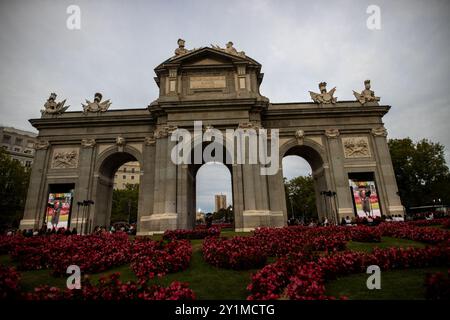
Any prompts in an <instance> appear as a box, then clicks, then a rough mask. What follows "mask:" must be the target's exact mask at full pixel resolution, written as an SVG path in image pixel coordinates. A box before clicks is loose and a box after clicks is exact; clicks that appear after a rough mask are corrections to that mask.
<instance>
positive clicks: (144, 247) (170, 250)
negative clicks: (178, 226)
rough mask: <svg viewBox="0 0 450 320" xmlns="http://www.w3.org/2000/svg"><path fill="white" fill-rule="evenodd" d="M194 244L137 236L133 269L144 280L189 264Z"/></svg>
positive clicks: (133, 254)
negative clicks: (166, 241) (165, 241)
mask: <svg viewBox="0 0 450 320" xmlns="http://www.w3.org/2000/svg"><path fill="white" fill-rule="evenodd" d="M191 256H192V246H191V244H190V242H189V241H187V240H173V241H170V242H168V243H167V244H166V243H164V242H163V241H153V240H150V239H149V238H137V239H136V240H135V241H134V243H133V248H132V257H131V269H132V270H133V271H134V273H135V274H136V276H137V277H138V278H139V279H140V280H141V282H142V281H145V280H147V279H149V278H153V277H155V276H163V275H164V274H166V273H170V272H177V271H181V270H184V269H186V268H187V267H188V266H189V263H190V261H191Z"/></svg>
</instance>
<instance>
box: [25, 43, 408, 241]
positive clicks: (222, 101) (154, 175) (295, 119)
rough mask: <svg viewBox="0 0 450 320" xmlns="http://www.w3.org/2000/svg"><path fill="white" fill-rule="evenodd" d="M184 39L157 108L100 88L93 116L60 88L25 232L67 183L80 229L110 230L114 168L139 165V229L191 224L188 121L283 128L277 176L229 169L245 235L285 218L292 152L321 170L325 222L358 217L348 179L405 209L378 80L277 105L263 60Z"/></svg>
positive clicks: (47, 121) (43, 130)
mask: <svg viewBox="0 0 450 320" xmlns="http://www.w3.org/2000/svg"><path fill="white" fill-rule="evenodd" d="M178 44H179V47H178V48H177V49H176V50H175V55H174V56H172V57H171V58H169V59H167V60H166V61H164V62H163V63H161V64H160V65H158V66H157V67H156V68H155V73H156V77H155V81H156V84H157V85H158V87H159V97H158V99H156V100H155V101H153V102H152V103H151V104H150V105H149V106H148V107H147V108H142V109H124V110H108V109H109V106H110V105H111V101H110V100H108V99H103V96H102V94H100V93H96V94H95V96H94V100H93V101H89V100H86V103H85V104H83V111H67V106H65V100H64V101H62V102H57V101H56V94H51V96H50V97H49V99H48V100H47V102H46V103H45V105H44V109H43V110H42V116H41V117H40V118H39V119H32V120H30V122H31V124H32V125H33V126H34V127H35V128H36V129H38V130H39V137H38V142H37V143H36V146H35V149H36V153H35V160H34V164H33V169H32V173H31V181H30V186H29V190H28V198H27V202H26V208H25V213H24V218H23V220H22V221H21V228H39V227H40V226H41V225H42V224H43V223H44V219H45V215H46V212H47V207H48V198H49V193H50V192H65V191H64V190H66V189H70V192H72V194H73V198H72V210H71V214H70V218H69V221H70V227H77V228H78V229H79V230H80V228H82V229H83V231H84V232H89V231H90V230H91V229H92V228H93V226H96V225H108V224H109V218H110V212H111V199H112V189H113V179H114V172H115V171H116V170H117V168H119V167H120V166H121V165H122V164H124V163H126V162H128V161H138V162H139V164H140V167H141V171H140V188H139V204H138V233H139V234H151V233H157V232H162V231H164V230H166V229H175V228H192V227H193V222H194V219H195V218H194V217H195V200H193V199H195V186H194V183H193V179H195V173H196V170H198V167H199V165H192V164H176V163H174V162H173V161H172V160H171V150H172V149H173V147H174V146H175V144H176V141H172V140H171V139H170V137H171V133H172V132H174V131H175V130H176V129H179V128H183V129H186V130H189V131H192V130H193V126H194V121H199V120H200V121H202V123H203V126H204V127H205V128H206V130H207V129H208V128H210V129H211V128H214V129H217V130H220V131H221V132H225V131H226V130H227V129H236V128H241V129H243V130H250V129H254V130H256V131H258V130H261V129H267V130H268V131H270V130H271V129H279V151H278V153H279V154H278V156H279V159H280V161H279V162H278V163H279V170H277V172H276V173H275V174H272V175H261V172H260V165H259V164H251V163H241V164H236V163H232V164H227V167H228V168H229V170H230V172H231V177H232V192H233V211H234V214H235V229H236V230H251V229H253V228H256V227H258V226H274V227H281V226H284V225H286V222H287V219H288V217H287V210H286V200H285V190H284V184H283V173H282V169H281V159H282V158H283V157H284V156H287V155H298V156H301V157H303V158H304V159H306V160H307V161H308V162H309V164H310V165H311V168H312V175H313V178H314V180H315V190H316V198H317V207H318V213H319V216H320V217H321V218H324V217H327V218H328V219H329V220H330V221H335V222H336V221H340V220H341V218H342V217H345V216H354V215H355V214H356V211H357V208H356V205H355V197H354V193H353V192H352V190H351V188H350V187H351V186H350V184H349V181H350V179H351V178H354V177H358V176H359V175H360V176H361V177H363V178H364V179H366V180H367V179H369V180H373V182H374V184H375V186H376V193H377V196H378V204H377V205H378V206H379V211H380V212H381V213H382V214H386V215H387V214H391V215H392V214H403V207H402V205H401V203H400V199H399V197H398V195H397V185H396V181H395V177H394V171H393V167H392V162H391V158H390V155H389V150H388V145H387V141H386V135H387V133H386V129H385V128H384V126H383V121H382V118H383V116H384V115H385V114H386V113H387V112H388V111H389V109H390V106H387V105H381V104H379V98H378V97H376V96H375V95H374V92H373V91H372V90H370V81H368V80H367V81H366V82H365V89H364V90H363V91H362V92H360V93H359V92H354V95H355V100H354V101H336V98H335V97H334V91H335V89H332V90H329V91H328V90H327V88H326V83H324V82H323V83H320V84H319V92H317V93H315V92H310V94H311V98H312V101H311V102H295V103H271V102H270V101H269V99H268V98H266V97H264V96H263V95H261V93H260V90H259V88H260V85H261V82H262V80H263V73H261V64H259V63H258V62H257V61H255V60H253V59H252V58H250V57H248V56H246V55H245V53H244V52H239V51H237V50H236V49H235V48H234V47H233V44H232V43H231V42H230V43H228V44H227V46H226V47H225V48H220V47H218V46H212V47H203V48H199V49H193V50H188V49H186V48H185V47H184V41H182V40H181V39H180V40H179V42H178ZM280 81H281V79H280ZM269 139H270V138H269ZM211 179H214V177H211ZM364 179H363V180H364ZM63 189H64V190H63ZM373 191H374V190H373ZM326 192H328V194H329V195H331V197H328V196H326ZM84 200H91V204H90V205H89V206H88V207H87V208H85V209H84V215H79V214H78V213H77V214H76V208H75V204H77V203H78V202H82V201H84Z"/></svg>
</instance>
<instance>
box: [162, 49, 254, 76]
mask: <svg viewBox="0 0 450 320" xmlns="http://www.w3.org/2000/svg"><path fill="white" fill-rule="evenodd" d="M233 63H238V64H239V63H244V64H251V65H254V66H258V67H261V65H260V64H259V63H258V62H257V61H255V60H253V59H252V58H250V57H247V56H245V55H244V56H240V55H236V54H231V53H228V52H226V51H224V50H222V49H217V48H209V47H204V48H200V49H193V50H191V51H189V52H188V53H186V54H183V55H179V56H173V57H172V58H169V59H167V60H166V61H164V62H163V63H161V64H160V65H159V66H157V67H156V68H155V72H156V73H157V74H158V71H162V70H164V69H167V68H171V67H178V66H180V65H185V66H186V65H188V66H195V65H198V66H205V65H221V64H233Z"/></svg>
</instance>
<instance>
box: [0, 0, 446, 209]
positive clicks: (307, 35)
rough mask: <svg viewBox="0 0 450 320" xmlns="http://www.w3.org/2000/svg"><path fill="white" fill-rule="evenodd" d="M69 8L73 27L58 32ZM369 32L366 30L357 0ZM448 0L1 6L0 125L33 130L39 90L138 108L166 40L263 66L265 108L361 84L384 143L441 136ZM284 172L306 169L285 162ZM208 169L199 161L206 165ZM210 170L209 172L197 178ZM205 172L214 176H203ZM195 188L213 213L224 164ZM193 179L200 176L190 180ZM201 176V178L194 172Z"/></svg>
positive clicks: (167, 52) (153, 92)
mask: <svg viewBox="0 0 450 320" xmlns="http://www.w3.org/2000/svg"><path fill="white" fill-rule="evenodd" d="M70 4H75V5H78V6H79V7H80V9H81V30H69V29H67V27H66V20H67V18H68V16H69V15H68V14H67V13H66V8H67V7H68V6H69V5H70ZM371 4H375V5H378V6H379V8H380V9H381V29H380V30H369V29H368V28H367V26H366V20H367V18H368V17H369V14H367V13H366V9H367V7H368V6H369V5H371ZM449 16H450V2H449V1H429V0H428V1H411V0H408V1H376V0H370V1H361V0H353V1H350V0H349V1H317V0H315V1H260V0H255V1H251V0H245V1H242V0H240V1H233V0H227V1H211V0H210V1H132V0H127V1H112V0H109V1H78V0H71V1H61V0H59V1H39V0H35V1H23V0H19V1H5V0H3V1H1V2H0V70H1V72H0V86H1V91H0V124H2V125H7V126H14V127H17V128H20V129H25V130H33V128H32V127H31V126H30V124H29V123H28V119H30V118H36V117H39V116H40V112H39V110H40V109H41V108H42V106H43V104H44V102H45V100H46V99H47V98H48V96H49V93H50V92H56V93H57V94H58V99H67V103H68V104H70V105H71V108H70V109H69V110H72V111H74V110H81V102H83V101H84V99H85V98H88V99H92V98H93V94H94V92H102V93H103V96H104V98H106V99H111V100H112V102H113V104H112V107H111V109H119V108H143V107H146V106H147V105H148V104H149V103H150V102H151V101H153V100H154V99H156V98H157V86H156V84H155V82H154V80H153V77H154V72H153V68H154V67H155V66H156V65H158V64H159V63H160V62H162V61H164V60H165V59H167V58H168V57H170V56H172V55H173V50H174V49H175V47H176V40H177V39H178V38H180V37H181V38H183V39H185V40H186V47H187V48H188V49H189V48H194V47H201V46H209V45H210V44H219V45H221V46H224V45H225V43H226V42H227V41H229V40H232V41H233V42H234V46H235V47H236V48H237V49H238V50H243V51H245V52H246V54H247V55H248V56H250V57H252V58H254V59H255V60H257V61H258V62H260V63H261V64H262V66H263V69H262V71H263V72H264V73H265V77H264V81H263V83H262V86H261V92H262V94H264V95H265V96H267V97H269V98H270V100H271V101H272V102H292V101H310V97H309V94H308V90H314V91H317V90H318V88H317V84H318V83H319V82H321V81H326V82H327V83H328V85H329V88H332V87H334V86H336V87H337V91H336V94H335V95H336V96H337V97H338V100H353V99H354V97H353V95H352V90H357V91H361V90H362V88H363V81H364V80H365V79H371V80H372V89H373V90H375V92H376V95H378V96H380V97H381V103H382V104H388V105H391V106H392V109H391V111H390V112H389V113H388V114H387V115H386V116H385V118H384V121H385V124H386V127H387V129H388V131H389V137H391V138H400V137H406V136H409V137H411V138H413V139H415V140H416V139H421V138H429V139H431V140H433V141H439V142H441V143H443V144H444V145H445V146H446V159H447V161H449V159H450V157H449V155H450V154H449V147H450V134H449V129H448V123H449V120H450V112H449V108H450V95H449V94H450V93H449V91H450V90H449V80H450V79H449V71H450V54H449V53H450V26H449V24H450V22H449V21H450V17H449ZM288 162H289V163H290V165H289V168H287V169H285V173H286V175H287V176H289V177H293V176H296V175H298V173H305V172H307V171H308V170H309V168H308V167H307V165H305V164H304V163H303V162H301V161H298V162H296V163H294V162H293V161H288ZM213 167H215V166H211V168H213ZM207 170H210V169H209V168H207V169H205V171H207ZM213 171H214V170H213ZM214 172H215V174H214V175H213V177H215V181H216V182H215V183H212V182H209V183H208V184H206V183H201V187H200V189H199V197H200V198H199V200H198V201H197V202H198V206H199V207H201V208H202V209H204V210H207V211H208V210H211V209H212V208H213V194H214V193H216V192H219V193H220V191H222V192H225V193H229V196H228V201H230V200H229V199H230V198H231V194H230V190H228V191H227V190H221V187H220V185H221V184H222V183H223V181H225V180H227V179H228V180H229V179H230V178H229V177H228V178H226V175H227V174H229V173H226V168H224V170H223V171H217V170H215V171H214ZM199 174H200V175H201V174H202V172H200V173H199ZM203 175H204V176H208V175H209V180H211V175H210V174H209V173H208V172H207V173H203Z"/></svg>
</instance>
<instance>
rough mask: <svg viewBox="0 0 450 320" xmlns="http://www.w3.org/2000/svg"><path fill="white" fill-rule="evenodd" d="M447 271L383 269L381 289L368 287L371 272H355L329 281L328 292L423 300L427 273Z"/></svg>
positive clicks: (356, 297) (353, 297)
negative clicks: (367, 282)
mask: <svg viewBox="0 0 450 320" xmlns="http://www.w3.org/2000/svg"><path fill="white" fill-rule="evenodd" d="M446 271H447V268H445V267H438V268H423V269H406V270H391V271H384V272H383V271H381V289H379V290H369V289H367V286H366V281H367V278H368V277H369V276H370V275H369V274H365V273H361V274H354V275H349V276H346V277H342V278H338V279H336V280H333V281H331V282H330V283H328V284H327V285H326V288H327V294H328V295H331V296H335V297H340V296H346V297H347V298H349V299H350V300H423V299H425V287H424V282H425V275H426V274H427V273H432V272H444V273H445V272H446Z"/></svg>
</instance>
